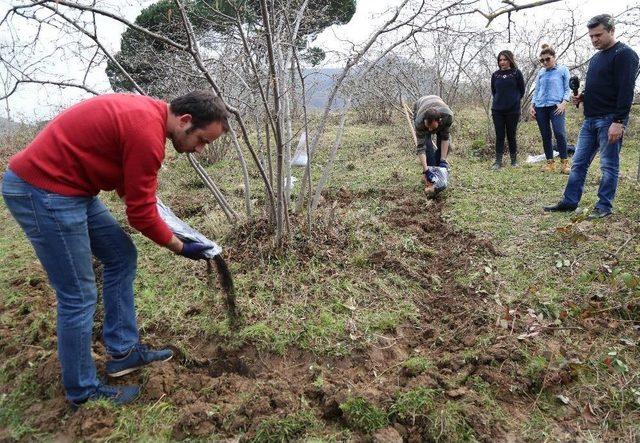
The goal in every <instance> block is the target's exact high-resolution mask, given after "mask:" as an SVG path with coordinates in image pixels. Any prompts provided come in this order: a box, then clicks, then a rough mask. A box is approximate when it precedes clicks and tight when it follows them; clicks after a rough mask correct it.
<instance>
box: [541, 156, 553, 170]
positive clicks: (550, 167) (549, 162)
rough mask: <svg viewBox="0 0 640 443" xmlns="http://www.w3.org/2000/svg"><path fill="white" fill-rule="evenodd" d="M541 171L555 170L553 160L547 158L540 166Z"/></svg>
mask: <svg viewBox="0 0 640 443" xmlns="http://www.w3.org/2000/svg"><path fill="white" fill-rule="evenodd" d="M542 171H543V172H556V162H555V160H553V159H551V160H547V163H546V164H545V165H544V166H543V167H542Z"/></svg>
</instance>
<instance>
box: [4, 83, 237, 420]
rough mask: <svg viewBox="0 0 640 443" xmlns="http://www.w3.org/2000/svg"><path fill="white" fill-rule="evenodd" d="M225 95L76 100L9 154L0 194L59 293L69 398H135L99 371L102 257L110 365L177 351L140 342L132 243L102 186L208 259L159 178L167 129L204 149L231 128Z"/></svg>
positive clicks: (127, 367)
mask: <svg viewBox="0 0 640 443" xmlns="http://www.w3.org/2000/svg"><path fill="white" fill-rule="evenodd" d="M229 115H230V114H229V112H228V111H227V109H226V107H225V106H224V104H223V103H222V102H221V100H220V99H219V98H218V97H216V96H215V95H213V94H212V93H210V92H207V91H196V92H192V93H189V94H186V95H184V96H181V97H178V98H176V99H174V100H173V101H172V102H171V103H165V102H164V101H160V100H154V99H152V98H149V97H144V96H140V95H129V94H109V95H102V96H98V97H95V98H92V99H89V100H86V101H84V102H81V103H79V104H77V105H75V106H73V107H71V108H69V109H67V110H66V111H64V112H63V113H61V114H60V115H58V116H57V117H56V118H55V119H53V120H52V121H51V122H50V123H49V124H48V125H47V126H46V127H45V128H44V129H43V130H42V131H41V132H40V133H39V134H38V136H37V137H36V138H35V140H33V141H32V142H31V144H30V145H29V146H27V147H26V148H25V149H24V150H22V151H21V152H19V153H18V154H16V155H15V156H13V157H12V158H11V159H10V160H9V168H8V170H7V171H6V173H5V174H4V180H3V183H2V195H3V197H4V200H5V202H6V205H7V207H8V208H9V211H10V212H11V214H12V215H13V217H14V218H15V219H16V221H17V222H18V223H19V224H20V226H21V228H22V230H23V231H24V233H25V235H26V237H27V238H28V240H29V241H30V242H31V245H32V246H33V249H34V250H35V252H36V254H37V256H38V259H39V260H40V262H41V263H42V266H43V268H44V270H45V271H46V273H47V276H48V278H49V282H50V284H51V286H52V287H53V289H54V290H55V292H56V298H57V301H58V303H57V325H56V329H57V337H58V359H59V361H60V366H61V370H62V383H63V385H64V388H65V392H66V396H67V399H68V400H69V401H70V402H71V405H72V408H74V409H75V408H77V407H78V406H79V405H81V404H82V403H84V402H86V401H87V400H92V399H99V398H102V399H107V400H110V401H112V402H114V403H116V404H125V403H129V402H132V401H133V400H135V399H136V397H137V396H138V394H139V392H140V390H139V388H138V386H135V385H130V386H120V385H119V386H109V385H106V384H104V383H102V382H101V381H100V379H99V378H98V375H97V373H96V365H95V362H94V361H93V358H92V356H91V344H92V329H93V317H94V314H95V309H96V301H97V296H98V294H97V288H96V281H95V275H94V272H93V267H92V257H93V256H95V257H96V258H97V259H98V260H99V261H100V262H101V263H102V264H103V265H104V272H103V290H102V292H103V293H102V298H103V304H104V323H103V325H104V326H103V331H102V332H103V342H104V345H105V348H106V351H107V353H108V354H109V355H110V357H111V358H110V360H108V361H107V364H106V371H107V375H108V376H111V377H119V376H122V375H125V374H128V373H130V372H132V371H134V370H136V369H138V368H140V367H142V366H144V365H146V364H149V363H151V362H154V361H165V360H168V359H170V358H171V357H172V356H173V352H172V351H171V350H170V349H151V348H149V347H147V346H145V345H143V344H141V343H140V337H139V333H138V326H137V324H136V313H135V305H134V294H133V283H134V279H135V275H136V261H137V252H136V247H135V245H134V244H133V241H132V240H131V238H130V237H129V235H128V234H127V233H126V232H125V231H124V230H123V229H122V228H121V227H120V225H119V224H118V222H117V221H116V220H115V219H114V217H113V216H112V215H111V213H110V212H109V210H108V209H107V208H106V206H105V205H104V204H103V203H102V202H101V201H100V199H99V198H98V196H97V194H98V193H99V192H100V191H102V190H104V191H110V190H114V189H115V190H116V191H117V192H118V194H119V195H120V196H121V197H122V198H123V200H124V203H125V205H126V213H127V218H128V221H129V223H130V224H131V226H133V227H134V228H135V229H137V230H138V231H140V232H141V233H142V234H143V235H145V236H146V237H148V238H149V239H151V240H152V241H154V242H155V243H157V244H158V245H160V246H164V247H165V248H167V249H169V250H170V251H172V252H174V253H176V254H179V255H182V256H184V257H187V258H190V259H193V260H198V259H204V258H205V255H204V253H205V252H206V250H207V249H209V248H210V246H208V245H204V244H202V243H198V242H193V243H183V242H182V241H180V240H179V239H178V238H177V237H176V236H175V235H173V233H172V231H171V230H170V229H169V227H168V226H167V224H166V223H165V222H164V221H163V220H162V219H161V218H160V216H159V214H158V210H157V208H156V188H157V176H158V170H159V169H160V165H161V164H162V161H163V159H164V155H165V141H166V139H167V138H168V139H170V140H171V141H172V143H173V147H174V148H175V149H176V151H178V152H201V151H202V150H203V149H204V148H205V147H206V145H207V144H208V143H210V142H212V141H214V140H215V139H217V138H218V137H220V136H221V135H222V134H223V133H224V132H225V131H226V130H227V128H228V123H227V117H228V116H229Z"/></svg>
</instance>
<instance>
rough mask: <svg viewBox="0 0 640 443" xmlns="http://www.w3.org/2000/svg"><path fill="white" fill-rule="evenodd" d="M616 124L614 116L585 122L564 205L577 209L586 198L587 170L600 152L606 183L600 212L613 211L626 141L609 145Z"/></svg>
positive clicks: (600, 196) (602, 187) (603, 182)
mask: <svg viewBox="0 0 640 443" xmlns="http://www.w3.org/2000/svg"><path fill="white" fill-rule="evenodd" d="M612 122H613V115H608V116H606V117H590V118H585V119H584V122H583V123H582V128H581V129H580V135H579V136H578V146H576V153H575V154H574V155H573V162H572V164H571V173H570V174H569V181H568V182H567V187H566V188H565V190H564V199H563V201H564V202H565V203H567V204H570V205H577V204H578V203H580V199H581V198H582V192H583V190H584V181H585V179H586V177H587V170H588V169H589V165H591V162H592V161H593V158H594V157H595V156H596V154H597V153H598V152H600V170H601V171H602V180H600V187H599V188H598V203H597V204H596V208H598V209H600V210H601V211H605V212H608V211H611V208H612V207H613V199H614V198H615V196H616V190H617V188H618V174H619V171H620V149H621V148H622V138H620V139H618V140H617V141H616V142H615V143H611V144H609V141H608V137H609V126H611V123H612Z"/></svg>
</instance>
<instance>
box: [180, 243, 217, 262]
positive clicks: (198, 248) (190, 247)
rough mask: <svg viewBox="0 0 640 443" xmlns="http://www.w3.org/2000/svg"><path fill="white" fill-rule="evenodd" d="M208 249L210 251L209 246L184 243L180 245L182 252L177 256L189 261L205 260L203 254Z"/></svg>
mask: <svg viewBox="0 0 640 443" xmlns="http://www.w3.org/2000/svg"><path fill="white" fill-rule="evenodd" d="M209 249H211V246H209V245H205V244H204V243H200V242H198V241H194V242H184V243H183V244H182V251H180V252H179V254H180V255H182V256H183V257H187V258H190V259H191V260H205V259H206V258H207V257H205V255H204V253H205V252H206V251H208V250H209Z"/></svg>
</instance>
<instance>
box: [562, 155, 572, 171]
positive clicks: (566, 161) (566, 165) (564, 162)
mask: <svg viewBox="0 0 640 443" xmlns="http://www.w3.org/2000/svg"><path fill="white" fill-rule="evenodd" d="M569 172H571V165H570V164H569V159H568V158H563V159H562V160H560V174H569Z"/></svg>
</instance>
